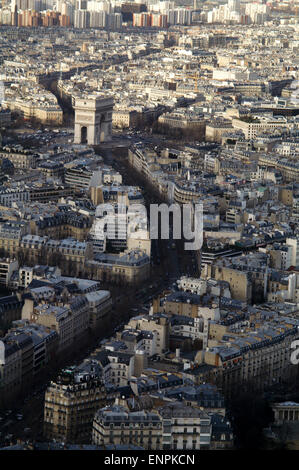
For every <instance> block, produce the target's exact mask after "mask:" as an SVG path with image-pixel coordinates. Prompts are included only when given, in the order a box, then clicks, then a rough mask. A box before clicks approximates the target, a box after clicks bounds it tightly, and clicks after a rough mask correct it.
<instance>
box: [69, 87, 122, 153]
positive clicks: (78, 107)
mask: <svg viewBox="0 0 299 470" xmlns="http://www.w3.org/2000/svg"><path fill="white" fill-rule="evenodd" d="M113 104H114V103H113V98H112V97H109V96H108V97H107V96H106V95H90V96H87V97H86V98H84V97H83V98H76V99H75V106H74V108H75V132H74V134H75V135H74V143H75V144H88V145H98V144H100V143H101V142H109V141H110V140H111V138H112V111H113Z"/></svg>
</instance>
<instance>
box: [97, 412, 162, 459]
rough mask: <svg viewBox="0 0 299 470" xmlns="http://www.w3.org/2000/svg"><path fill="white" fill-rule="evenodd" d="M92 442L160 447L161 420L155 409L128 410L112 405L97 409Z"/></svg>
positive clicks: (151, 447) (153, 448) (148, 447)
mask: <svg viewBox="0 0 299 470" xmlns="http://www.w3.org/2000/svg"><path fill="white" fill-rule="evenodd" d="M92 442H93V443H94V444H98V445H105V446H106V445H109V444H135V445H139V446H141V447H143V448H144V449H150V450H158V449H162V448H163V447H162V422H161V418H160V417H159V415H158V413H157V412H155V411H145V410H142V411H129V410H127V409H126V408H124V407H122V406H119V405H114V406H108V407H106V408H102V409H100V410H99V411H97V413H96V415H95V418H94V421H93V426H92Z"/></svg>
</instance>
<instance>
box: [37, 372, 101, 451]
mask: <svg viewBox="0 0 299 470" xmlns="http://www.w3.org/2000/svg"><path fill="white" fill-rule="evenodd" d="M105 396H106V393H105V389H104V386H103V383H102V380H101V379H100V377H98V375H97V373H96V369H95V366H94V367H91V370H90V372H87V371H82V372H80V371H75V370H73V369H72V368H71V369H65V370H63V371H62V372H61V373H60V375H59V376H58V378H57V379H56V381H52V382H51V383H50V385H49V387H48V388H47V390H46V394H45V405H44V431H43V433H44V436H45V438H47V439H50V440H52V439H56V440H59V441H63V442H65V443H67V442H70V443H80V444H82V443H89V442H90V439H91V432H92V423H93V419H94V415H95V413H96V411H97V410H98V409H99V408H101V407H102V406H103V405H104V401H105Z"/></svg>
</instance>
